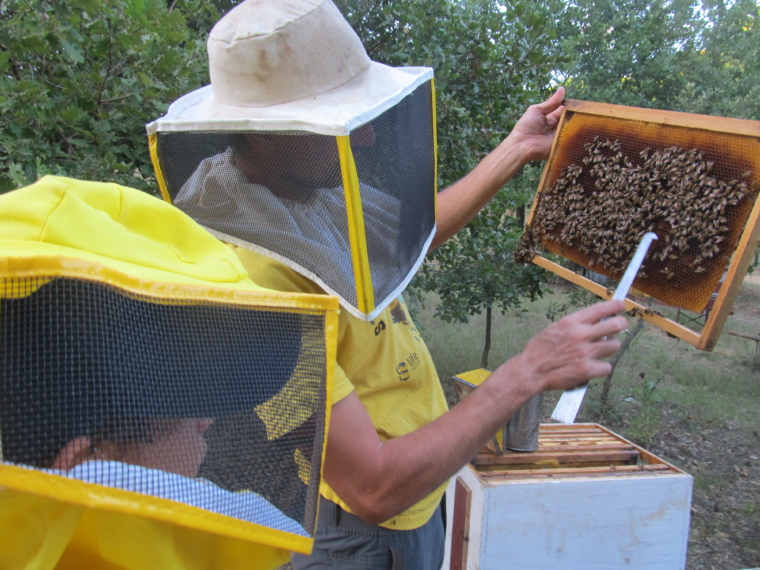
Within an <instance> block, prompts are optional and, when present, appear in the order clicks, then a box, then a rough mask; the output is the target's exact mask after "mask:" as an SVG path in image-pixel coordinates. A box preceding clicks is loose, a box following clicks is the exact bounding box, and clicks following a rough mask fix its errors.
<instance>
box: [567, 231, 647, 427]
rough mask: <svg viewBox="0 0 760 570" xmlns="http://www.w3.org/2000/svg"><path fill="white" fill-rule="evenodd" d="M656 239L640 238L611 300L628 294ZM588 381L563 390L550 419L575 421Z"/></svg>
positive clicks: (621, 298) (645, 236) (621, 299)
mask: <svg viewBox="0 0 760 570" xmlns="http://www.w3.org/2000/svg"><path fill="white" fill-rule="evenodd" d="M656 239H657V235H655V234H654V233H652V232H647V233H645V234H644V237H642V238H641V242H640V243H639V247H638V248H636V253H634V254H633V259H631V262H630V263H629V264H628V268H627V269H626V270H625V273H624V274H623V278H622V279H621V280H620V284H619V285H618V287H617V289H616V290H615V294H614V295H613V296H612V300H613V301H623V300H624V299H625V297H626V295H628V291H629V290H630V288H631V285H632V284H633V280H634V279H635V278H636V274H637V273H638V272H639V268H640V267H641V264H642V262H643V261H644V257H646V254H647V251H649V246H650V245H651V243H652V241H654V240H656ZM587 386H588V383H586V384H583V385H581V386H578V387H577V388H573V389H572V390H565V392H564V393H563V394H562V396H561V397H560V399H559V402H557V407H556V408H554V412H552V419H553V420H555V421H558V422H560V423H563V424H571V423H573V422H574V421H575V416H577V415H578V410H579V409H580V408H581V402H583V396H585V395H586V387H587Z"/></svg>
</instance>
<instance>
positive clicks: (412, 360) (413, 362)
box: [396, 352, 420, 382]
mask: <svg viewBox="0 0 760 570" xmlns="http://www.w3.org/2000/svg"><path fill="white" fill-rule="evenodd" d="M419 364H420V357H419V355H418V354H417V353H416V352H412V353H411V354H410V355H409V356H408V357H407V358H406V361H405V362H399V363H398V366H396V374H398V378H399V380H401V381H402V382H404V381H406V380H409V378H411V376H412V372H414V371H415V369H416V368H417V366H419Z"/></svg>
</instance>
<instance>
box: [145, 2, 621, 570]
mask: <svg viewBox="0 0 760 570" xmlns="http://www.w3.org/2000/svg"><path fill="white" fill-rule="evenodd" d="M208 54H209V68H210V75H211V85H209V86H207V87H203V88H201V89H199V90H197V91H194V92H192V93H189V94H187V95H185V96H183V97H182V98H180V99H178V100H177V101H175V102H174V103H173V104H172V105H171V106H170V108H169V110H168V112H167V114H166V116H164V117H162V118H160V119H158V120H156V121H155V122H153V123H151V124H150V125H148V134H149V142H150V148H151V153H152V157H153V161H154V166H155V168H156V173H157V177H158V181H159V185H160V187H161V191H162V193H163V195H164V198H165V199H166V200H167V201H170V202H172V203H174V204H175V205H177V206H178V207H180V208H181V209H183V210H184V211H185V212H187V213H188V214H190V215H191V216H192V217H193V218H194V219H195V220H196V221H198V222H199V223H200V224H201V225H203V226H204V227H206V228H207V229H208V230H209V231H210V232H211V233H213V234H214V235H216V236H217V237H219V238H221V239H222V240H224V241H226V242H227V243H229V244H231V247H232V248H233V249H234V251H235V252H236V253H237V255H238V256H239V258H240V259H241V260H242V262H243V264H244V265H245V266H246V268H247V269H248V270H249V271H250V272H251V273H252V274H254V275H256V276H257V278H258V279H261V280H262V283H263V284H264V285H265V286H267V287H270V288H273V289H277V290H280V291H287V292H291V291H301V292H308V293H330V294H335V295H337V296H338V297H339V299H340V302H341V308H342V311H341V315H340V327H339V339H338V357H337V366H336V369H335V391H334V393H333V405H332V416H331V423H330V435H329V439H328V446H327V455H326V457H325V464H324V481H325V482H326V484H324V485H323V487H322V490H321V494H322V499H321V503H320V512H319V526H318V529H317V537H316V543H315V548H314V551H313V554H312V555H311V556H310V557H305V556H301V555H295V556H294V557H293V565H294V567H295V568H296V569H303V568H333V569H335V568H391V567H393V568H402V567H405V568H409V569H414V570H425V569H436V570H437V569H438V568H439V567H440V565H441V561H442V557H443V542H444V531H443V522H442V515H441V512H440V511H441V507H440V504H441V497H442V495H443V493H444V489H445V487H446V483H447V479H448V478H449V477H450V476H451V475H453V474H454V473H456V471H457V470H458V469H460V468H461V467H462V466H463V465H464V464H465V463H466V462H467V461H468V460H469V459H470V458H471V457H473V456H474V455H475V454H476V453H477V451H478V450H479V449H480V448H481V447H482V446H483V445H484V443H485V442H486V441H487V439H488V438H489V437H490V436H491V435H492V434H493V433H494V432H495V431H496V430H497V427H498V426H499V425H501V424H503V423H504V422H505V421H506V420H507V419H508V418H509V417H510V416H511V414H512V413H513V412H514V411H515V410H516V409H517V408H519V407H520V406H521V405H522V404H523V403H524V402H525V401H526V400H527V399H528V398H530V397H531V396H532V395H534V394H536V393H538V392H541V391H544V390H552V389H554V390H556V389H565V388H569V387H572V386H575V385H577V384H579V383H581V382H584V381H586V380H588V379H589V378H592V377H595V376H602V375H605V374H606V373H607V372H608V371H609V369H610V367H609V364H607V363H605V362H603V361H601V360H600V359H601V358H604V357H606V356H609V355H611V354H613V353H614V352H615V351H616V350H617V348H618V347H619V342H618V341H617V340H615V339H612V338H610V339H609V340H608V339H606V337H607V336H610V337H612V335H614V334H616V333H618V332H620V331H622V330H623V329H624V328H625V319H624V318H622V317H614V315H616V314H617V313H619V312H620V311H621V310H622V308H623V306H622V304H620V303H616V302H607V303H601V304H598V305H595V306H593V307H590V308H587V309H585V310H582V311H580V312H578V313H575V314H573V315H571V316H569V317H567V318H565V319H563V320H562V321H560V322H558V323H555V324H553V325H551V326H550V327H549V328H547V329H546V330H545V331H543V332H542V333H540V334H538V335H537V336H536V337H534V338H533V339H532V340H531V341H529V343H528V344H527V346H526V347H525V349H524V351H523V352H522V353H520V354H519V355H517V356H516V357H514V358H513V359H511V360H509V361H508V362H506V363H504V364H503V365H502V366H500V367H499V368H498V369H497V370H496V371H495V372H494V374H493V375H492V376H491V378H490V380H489V381H488V382H486V383H485V384H484V385H483V386H482V387H481V388H479V389H478V390H477V391H476V392H475V393H474V394H473V395H472V396H470V397H468V398H467V400H466V401H465V402H463V403H462V404H460V405H458V406H456V407H455V408H454V409H453V410H451V411H448V412H447V406H446V401H445V399H444V395H443V392H442V389H441V385H440V382H439V380H438V376H437V374H436V371H435V367H434V366H433V363H432V360H431V358H430V355H429V353H428V351H427V348H426V347H425V344H424V342H423V341H422V340H421V338H420V335H419V333H418V331H417V329H416V328H415V326H414V323H413V322H412V320H411V319H410V318H409V313H408V311H407V308H406V305H405V303H404V301H403V298H402V297H401V293H402V292H403V290H404V288H405V287H406V286H407V284H408V283H409V280H410V279H411V278H412V276H413V275H414V273H415V272H416V270H417V269H418V267H419V265H420V264H421V263H422V261H423V259H424V256H425V255H426V254H427V252H428V251H430V249H431V248H434V247H436V246H437V245H439V244H441V243H442V242H443V241H445V240H446V239H448V238H449V237H451V236H453V235H454V234H455V233H456V232H457V231H458V230H459V229H461V228H462V227H463V226H464V225H465V224H466V223H467V222H468V221H469V220H470V219H471V218H472V217H473V216H474V215H475V214H476V213H477V212H478V211H479V210H480V209H481V208H482V207H483V206H484V205H485V204H486V203H487V202H488V200H490V199H491V197H493V195H494V194H495V193H496V192H497V191H498V190H499V189H500V188H501V187H503V186H504V184H505V183H506V182H507V181H508V180H509V179H510V178H511V177H512V176H513V175H514V174H515V173H516V172H518V171H519V170H520V168H521V167H522V166H523V165H525V164H526V163H527V162H529V161H532V160H538V159H544V158H546V156H547V155H548V151H549V147H550V144H551V139H552V136H553V131H554V129H555V127H556V124H557V121H558V117H559V114H560V112H561V101H562V98H563V91H562V89H560V90H558V92H557V93H555V94H554V96H552V97H551V98H550V99H549V100H547V101H546V102H544V103H542V104H539V105H534V106H532V107H530V108H529V109H528V111H527V112H526V113H525V114H524V115H523V117H522V118H521V119H520V121H519V122H518V123H517V125H516V126H515V129H514V131H513V132H512V133H511V134H510V136H509V137H508V138H507V139H506V140H505V141H504V142H502V144H501V145H499V146H498V147H497V149H496V150H494V151H493V152H492V153H491V154H490V155H489V156H488V157H486V158H485V159H484V160H483V161H482V162H481V163H480V164H479V165H478V167H477V168H476V169H475V170H474V171H473V172H472V173H470V174H469V175H468V176H466V177H465V178H464V179H462V180H461V181H459V182H457V183H456V184H454V185H453V186H452V187H450V188H448V189H446V190H445V191H443V192H441V193H440V194H437V191H436V190H437V189H436V166H437V165H436V161H437V157H436V146H435V140H436V132H435V129H436V127H435V98H434V95H435V91H434V85H433V73H432V70H431V69H428V68H420V67H409V68H392V67H388V66H385V65H382V64H379V63H376V62H373V61H371V60H370V59H369V57H368V56H367V54H366V52H365V50H364V49H363V46H362V43H361V41H360V40H359V38H358V37H357V35H356V34H355V33H354V32H353V30H352V29H351V27H350V26H349V25H348V23H347V22H346V21H345V20H344V19H343V17H342V16H341V14H340V12H339V11H338V9H337V8H336V7H335V5H334V4H333V3H332V2H331V1H329V0H285V1H281V0H247V1H245V2H243V3H241V4H239V5H238V6H237V7H235V8H234V9H233V10H231V11H230V12H229V13H228V14H227V15H226V16H224V18H222V19H221V20H220V21H219V22H218V23H217V25H216V26H215V27H214V29H213V30H212V32H211V34H210V36H209V40H208ZM602 319H607V320H605V321H604V322H600V321H601V320H602Z"/></svg>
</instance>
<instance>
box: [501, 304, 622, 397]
mask: <svg viewBox="0 0 760 570" xmlns="http://www.w3.org/2000/svg"><path fill="white" fill-rule="evenodd" d="M624 308H625V305H624V303H623V302H622V301H605V302H603V303H597V304H596V305H592V306H590V307H586V308H585V309H582V310H580V311H578V312H576V313H572V314H571V315H568V316H566V317H565V318H563V319H562V320H560V321H557V322H556V323H552V324H551V325H549V326H548V327H547V328H545V329H544V330H543V331H541V332H540V333H538V334H537V335H536V336H534V337H533V338H532V339H530V340H529V341H528V344H527V345H525V348H524V349H523V351H522V352H521V353H520V354H519V355H517V356H516V357H515V358H513V359H512V360H510V361H508V362H506V363H505V364H504V365H503V367H508V368H509V369H511V370H515V371H517V373H518V374H520V375H527V377H526V378H525V381H527V382H529V383H535V390H536V392H543V391H545V390H567V389H568V388H573V387H575V386H577V385H579V384H582V383H584V382H586V381H587V380H590V379H591V378H599V377H601V376H606V375H607V374H609V373H610V371H611V369H612V367H611V365H610V363H609V362H605V361H603V360H601V359H602V358H606V357H608V356H612V355H613V354H615V353H616V352H617V351H618V349H619V348H620V341H619V340H618V339H617V338H610V337H611V336H612V335H616V334H618V333H620V332H622V331H624V330H625V328H626V326H627V325H628V321H627V319H626V318H625V317H622V316H615V315H619V314H620V313H621V312H622V311H623V310H624ZM498 372H499V371H498V370H497V373H498Z"/></svg>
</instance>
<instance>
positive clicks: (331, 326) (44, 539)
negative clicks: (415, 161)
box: [0, 177, 337, 570]
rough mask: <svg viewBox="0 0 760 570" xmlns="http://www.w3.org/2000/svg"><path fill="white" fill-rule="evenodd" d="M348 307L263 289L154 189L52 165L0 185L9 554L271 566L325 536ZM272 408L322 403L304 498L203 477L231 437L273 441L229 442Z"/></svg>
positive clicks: (3, 485) (2, 557)
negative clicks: (325, 457) (329, 432)
mask: <svg viewBox="0 0 760 570" xmlns="http://www.w3.org/2000/svg"><path fill="white" fill-rule="evenodd" d="M336 309H337V301H336V300H335V299H334V298H332V297H326V296H315V295H299V294H284V293H274V292H271V291H268V290H266V289H263V288H261V287H258V286H257V285H255V284H254V283H253V281H251V279H250V278H249V277H248V276H247V273H246V271H245V269H244V268H243V266H242V265H241V263H240V262H239V261H238V259H237V258H236V256H235V255H234V253H232V252H231V251H230V250H229V249H228V248H227V247H226V246H224V245H223V244H222V243H221V242H219V241H218V240H217V239H216V238H214V237H213V236H211V235H210V234H208V233H207V232H206V231H205V230H203V229H202V228H201V227H200V226H198V225H197V224H196V223H195V222H193V221H192V220H191V219H190V218H189V217H187V216H186V215H185V214H183V213H182V212H180V211H179V210H177V209H176V208H174V207H172V206H170V205H168V204H166V203H164V202H163V201H161V200H158V199H156V198H154V197H151V196H148V195H146V194H144V193H142V192H139V191H137V190H132V189H129V188H124V187H120V186H117V185H115V184H101V183H94V182H80V181H76V180H71V179H66V178H56V177H46V178H43V179H42V180H40V181H39V182H37V183H36V184H34V185H32V186H30V187H27V188H24V189H20V190H16V191H13V192H10V193H8V194H5V195H3V196H0V442H1V444H2V446H1V449H2V456H1V457H0V459H1V460H2V461H0V536H1V537H2V548H0V568H2V569H4V570H5V569H16V568H19V569H20V568H29V569H35V570H47V569H54V568H55V569H68V568H71V569H82V568H104V569H106V568H107V569H114V570H116V569H119V570H121V569H124V570H127V569H148V568H160V569H174V568H176V569H180V568H182V569H198V570H200V569H208V568H224V569H234V568H262V569H269V568H277V567H278V566H280V565H281V564H283V563H285V562H286V561H287V560H288V559H289V553H290V552H309V551H310V550H311V547H312V543H313V539H312V537H313V534H314V530H315V525H316V499H317V489H318V486H319V478H320V469H321V463H322V449H323V446H324V440H325V429H324V427H325V425H326V421H327V419H328V414H329V407H327V406H326V402H328V401H329V399H330V390H331V383H332V366H333V362H334V358H335V355H334V350H335V334H336V332H335V329H336V323H337V315H336ZM293 382H297V385H298V388H299V390H298V394H297V396H296V395H294V394H295V391H294V390H293V389H291V388H289V386H290V385H291V384H292V383H293ZM255 409H265V410H266V414H269V415H270V416H272V415H273V416H275V417H276V416H278V415H280V416H282V417H286V418H287V417H291V416H307V417H310V418H311V421H310V422H309V425H311V426H312V429H311V430H310V431H304V430H302V431H301V432H300V437H301V439H300V442H299V449H302V450H304V451H303V457H304V461H305V462H306V465H305V469H304V470H303V472H302V473H301V474H300V478H299V477H295V479H296V480H295V481H291V482H288V481H283V482H282V484H283V485H284V486H285V487H286V488H287V486H288V484H290V486H291V487H292V488H293V489H294V491H293V493H297V492H300V491H301V489H302V488H303V487H304V485H305V486H306V488H307V489H309V490H310V493H307V496H306V499H305V500H303V501H302V502H301V507H300V510H299V509H293V508H291V509H290V511H289V513H288V514H286V513H284V512H283V510H282V509H281V508H280V506H278V505H277V504H274V503H272V502H270V500H268V499H267V498H266V497H263V496H261V495H259V494H257V493H255V492H253V491H251V490H247V489H241V488H233V487H231V486H230V485H229V484H227V483H225V482H224V481H223V480H221V479H220V480H215V479H214V478H213V477H203V478H201V477H198V474H199V470H200V469H201V466H202V465H203V464H204V462H207V461H208V459H209V452H210V451H212V450H213V448H214V446H225V447H227V448H238V447H240V448H245V447H246V446H250V445H252V443H253V442H251V441H249V440H248V439H247V438H242V437H239V438H237V439H236V438H235V436H234V430H228V431H227V432H225V434H226V435H225V437H220V436H217V437H216V438H210V437H209V431H210V430H211V429H212V428H213V425H214V423H215V422H216V421H217V420H219V421H222V420H223V421H224V422H226V423H227V424H228V425H233V426H234V425H235V422H236V421H240V422H245V421H246V418H247V417H248V416H250V415H251V414H253V413H254V410H255ZM261 413H264V412H261ZM230 434H232V435H230ZM224 457H237V456H236V455H234V454H232V455H230V454H227V455H224ZM252 460H253V461H255V462H257V464H258V465H257V469H258V472H264V473H268V475H269V476H270V477H272V478H278V477H280V478H285V477H286V476H285V475H283V473H282V472H281V471H280V470H279V469H278V465H277V458H275V457H268V456H266V455H261V456H258V457H254V458H253V459H252ZM248 469H250V465H247V464H242V463H240V464H235V463H234V462H231V461H228V462H227V463H226V464H224V463H219V462H217V464H216V465H215V466H214V469H211V470H210V471H209V472H227V473H231V474H233V475H234V474H235V473H239V472H245V471H246V470H248ZM203 472H204V473H205V471H203Z"/></svg>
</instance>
